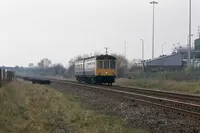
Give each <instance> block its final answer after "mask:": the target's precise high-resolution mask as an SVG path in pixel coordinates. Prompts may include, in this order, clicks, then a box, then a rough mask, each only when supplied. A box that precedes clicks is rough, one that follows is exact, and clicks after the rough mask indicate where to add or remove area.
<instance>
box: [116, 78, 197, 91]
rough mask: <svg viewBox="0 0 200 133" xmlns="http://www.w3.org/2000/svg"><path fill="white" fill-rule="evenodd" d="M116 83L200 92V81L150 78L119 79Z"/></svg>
mask: <svg viewBox="0 0 200 133" xmlns="http://www.w3.org/2000/svg"><path fill="white" fill-rule="evenodd" d="M115 84H120V85H126V86H134V87H144V88H152V89H158V90H167V91H176V92H184V93H192V94H200V82H184V81H182V82H178V81H169V80H150V79H148V80H143V79H139V80H133V79H117V80H116V83H115Z"/></svg>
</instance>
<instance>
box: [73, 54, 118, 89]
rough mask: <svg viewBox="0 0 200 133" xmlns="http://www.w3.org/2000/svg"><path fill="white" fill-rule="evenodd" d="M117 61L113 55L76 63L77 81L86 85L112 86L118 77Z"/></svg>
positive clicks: (86, 59)
mask: <svg viewBox="0 0 200 133" xmlns="http://www.w3.org/2000/svg"><path fill="white" fill-rule="evenodd" d="M116 64H117V60H116V58H115V57H114V56H111V55H108V54H106V55H99V56H93V57H89V58H84V59H82V60H79V61H76V62H75V76H76V80H77V81H79V82H81V81H83V82H86V83H93V84H102V83H107V84H109V85H112V83H113V82H115V78H116V75H117V65H116Z"/></svg>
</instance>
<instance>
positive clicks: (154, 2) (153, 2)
mask: <svg viewBox="0 0 200 133" xmlns="http://www.w3.org/2000/svg"><path fill="white" fill-rule="evenodd" d="M150 4H153V29H152V32H153V33H152V59H153V58H154V5H155V4H158V2H156V1H152V2H150Z"/></svg>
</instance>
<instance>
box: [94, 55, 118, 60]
mask: <svg viewBox="0 0 200 133" xmlns="http://www.w3.org/2000/svg"><path fill="white" fill-rule="evenodd" d="M96 58H97V60H103V59H109V60H116V58H115V57H114V56H112V55H107V54H106V55H99V56H97V57H96Z"/></svg>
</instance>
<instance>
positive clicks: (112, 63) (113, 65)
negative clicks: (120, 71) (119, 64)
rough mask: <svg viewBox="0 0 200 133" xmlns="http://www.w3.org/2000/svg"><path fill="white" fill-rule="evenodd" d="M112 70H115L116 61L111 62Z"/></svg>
mask: <svg viewBox="0 0 200 133" xmlns="http://www.w3.org/2000/svg"><path fill="white" fill-rule="evenodd" d="M110 69H115V61H110Z"/></svg>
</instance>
